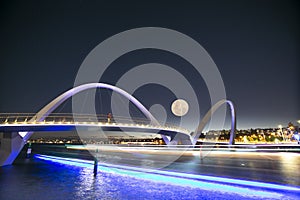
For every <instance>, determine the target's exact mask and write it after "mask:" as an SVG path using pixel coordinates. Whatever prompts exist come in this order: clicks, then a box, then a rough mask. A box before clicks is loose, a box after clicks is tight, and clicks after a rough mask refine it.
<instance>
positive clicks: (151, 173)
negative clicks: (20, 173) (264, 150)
mask: <svg viewBox="0 0 300 200" xmlns="http://www.w3.org/2000/svg"><path fill="white" fill-rule="evenodd" d="M35 157H36V158H38V159H42V160H47V161H51V162H56V163H61V164H66V165H73V166H78V167H87V168H93V164H94V162H93V161H88V160H80V159H74V158H62V157H54V156H46V155H35ZM98 169H99V170H100V171H102V172H106V173H115V174H118V175H126V176H132V177H134V178H138V179H145V180H151V181H155V182H163V183H168V184H173V185H179V186H189V187H196V188H201V189H204V190H210V191H212V190H214V191H222V192H230V193H237V194H240V195H247V196H258V197H272V198H278V199H280V198H282V195H283V194H284V193H285V192H287V191H292V192H300V188H298V187H292V186H285V185H279V184H271V183H263V182H255V181H246V180H239V179H231V178H221V177H214V176H205V175H195V174H186V173H178V172H169V171H162V170H153V169H143V168H137V167H129V166H120V165H112V164H102V163H101V164H100V165H99V166H98ZM246 187H250V188H246ZM251 187H254V188H251ZM264 188H265V189H268V190H272V191H263V190H262V189H264ZM275 190H277V191H275ZM278 192H279V193H278Z"/></svg>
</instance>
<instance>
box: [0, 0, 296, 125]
mask: <svg viewBox="0 0 300 200" xmlns="http://www.w3.org/2000/svg"><path fill="white" fill-rule="evenodd" d="M298 11H299V2H298V1H292V0H290V1H276V0H274V1H271V0H266V1H258V0H257V1H243V2H240V1H200V2H196V1H194V2H191V3H185V4H184V3H175V2H172V3H166V2H165V3H162V2H158V3H148V4H142V3H135V4H132V5H131V4H126V3H119V4H108V3H101V2H96V1H89V2H84V1H79V0H78V1H70V2H69V1H63V2H60V1H57V2H53V1H51V2H50V1H48V2H47V1H46V2H39V1H27V2H22V1H1V3H0V24H1V27H2V28H1V39H0V41H1V48H0V49H1V53H0V58H1V59H0V65H1V68H0V74H1V79H0V92H1V99H0V113H2V112H9V113H14V112H30V113H35V112H37V111H39V110H40V109H41V108H42V107H43V106H44V105H46V104H47V103H49V102H50V101H51V100H52V99H53V98H55V97H56V96H58V95H59V94H61V93H62V92H64V91H66V90H68V89H70V88H72V87H73V84H74V80H75V77H76V73H77V71H78V69H79V67H80V65H81V63H82V61H83V60H84V59H85V57H86V56H87V55H88V53H89V52H90V51H91V50H92V49H93V48H94V47H96V46H97V45H98V44H99V43H100V42H102V41H103V40H105V39H107V38H108V37H110V36H112V35H115V34H117V33H119V32H122V31H125V30H128V29H133V28H138V27H164V28H169V29H174V30H176V31H179V32H182V33H184V34H186V35H188V36H190V37H191V38H193V39H194V40H196V41H197V42H199V43H200V44H201V45H202V46H203V47H204V48H205V49H206V50H207V52H208V53H209V54H210V56H211V57H212V59H213V60H214V62H215V63H216V65H217V66H218V68H219V71H220V73H221V75H222V78H223V80H224V84H225V88H226V94H227V98H228V99H230V100H232V101H233V102H234V103H235V106H236V110H237V120H238V121H237V122H238V128H239V129H243V128H259V127H266V128H267V127H270V128H271V127H277V125H278V124H282V125H283V126H285V125H287V123H288V122H293V123H295V122H296V121H297V120H299V119H300V106H299V97H300V95H299V91H300V90H299V85H300V79H299V70H300V68H299V63H300V62H299V45H300V43H299V42H300V41H299V35H300V31H299V24H300V23H299V22H300V20H299V19H300V17H299V15H300V14H299V12H298ZM147 62H157V63H164V64H168V65H169V66H172V67H174V68H175V69H177V70H179V71H180V70H181V71H185V72H184V73H186V74H185V75H186V76H187V77H189V78H190V80H191V82H192V83H193V87H195V89H196V90H197V91H199V93H198V94H197V95H198V98H199V99H201V105H200V107H201V117H203V115H204V114H205V112H206V111H207V110H208V109H209V108H210V106H211V105H210V100H209V98H208V97H207V94H208V92H207V88H206V85H205V83H204V82H203V80H202V78H201V77H194V76H193V71H192V70H189V69H190V68H189V65H188V64H187V62H186V61H184V60H183V59H180V58H178V57H176V56H175V55H172V54H169V53H166V52H163V51H154V50H145V51H144V50H143V51H136V52H131V53H129V54H127V55H124V56H122V57H120V58H119V59H117V60H116V62H114V63H112V65H111V66H110V68H109V70H108V71H107V72H106V76H105V77H104V79H103V81H104V82H107V83H111V84H114V83H116V81H117V79H118V77H120V76H121V75H122V73H124V71H125V72H126V71H128V70H130V68H131V67H133V66H136V65H139V64H143V63H147ZM183 67H184V68H183ZM186 69H187V70H186ZM143 90H147V91H151V92H154V91H161V92H156V96H155V97H153V95H147V93H146V92H144V91H143ZM163 91H164V88H159V87H157V86H155V85H154V86H151V87H150V86H149V87H148V86H147V87H143V88H141V89H140V90H139V91H137V92H136V93H135V96H137V98H139V99H141V101H142V102H143V103H144V104H145V106H146V107H149V106H150V105H152V104H154V103H158V102H157V101H158V100H162V101H163V102H162V104H163V105H165V106H166V107H167V106H169V102H168V101H167V100H170V99H172V96H171V95H170V96H168V97H166V99H165V100H163V98H161V96H160V94H161V93H163ZM104 93H105V94H107V93H106V92H104ZM101 94H102V92H101ZM100 96H101V95H100ZM162 97H164V96H163V95H162ZM99 98H100V97H99ZM104 102H105V101H104ZM64 106H65V108H62V110H64V109H65V110H68V109H67V108H70V105H69V104H68V103H67V105H64ZM103 112H107V110H104V111H103ZM168 114H169V113H168ZM228 124H229V123H228V122H227V125H226V127H228Z"/></svg>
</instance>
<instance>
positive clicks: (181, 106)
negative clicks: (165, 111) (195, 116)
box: [171, 99, 189, 117]
mask: <svg viewBox="0 0 300 200" xmlns="http://www.w3.org/2000/svg"><path fill="white" fill-rule="evenodd" d="M171 110H172V113H173V114H174V115H176V116H179V117H181V116H184V115H185V114H186V113H187V112H188V111H189V104H188V103H187V102H186V101H185V100H183V99H177V100H175V101H174V102H173V103H172V106H171Z"/></svg>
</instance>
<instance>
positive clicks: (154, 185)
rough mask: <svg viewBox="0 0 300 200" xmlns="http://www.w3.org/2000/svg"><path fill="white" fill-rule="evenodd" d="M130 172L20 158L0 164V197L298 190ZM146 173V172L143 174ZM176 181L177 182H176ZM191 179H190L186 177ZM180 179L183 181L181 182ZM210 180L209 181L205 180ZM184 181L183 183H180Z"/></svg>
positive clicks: (251, 194)
mask: <svg viewBox="0 0 300 200" xmlns="http://www.w3.org/2000/svg"><path fill="white" fill-rule="evenodd" d="M155 176H156V175H149V178H143V177H139V176H132V175H131V174H130V173H127V174H126V173H118V171H107V170H106V171H105V170H104V171H101V169H99V173H98V175H97V176H96V177H94V176H93V168H92V167H84V166H74V165H71V164H66V163H56V162H52V161H45V160H41V159H38V158H36V157H33V158H31V159H25V158H19V159H18V160H17V161H16V162H15V163H14V165H12V166H6V167H2V168H0V199H42V200H48V199H114V200H118V199H231V200H234V199H242V200H243V199H297V198H298V194H299V193H293V192H292V193H289V194H287V193H285V192H283V191H281V192H274V191H261V192H259V191H255V190H254V189H253V190H251V189H247V188H238V187H236V188H235V187H233V188H231V189H230V188H229V190H223V189H222V188H226V187H227V186H226V185H218V184H217V185H215V187H212V188H209V187H206V186H205V185H204V187H201V186H199V184H198V185H197V183H192V184H191V185H185V184H184V181H183V180H181V179H178V180H177V179H176V180H175V179H174V180H172V181H175V182H172V181H171V182H168V181H164V179H165V180H169V179H170V178H169V177H167V176H166V177H165V178H164V177H158V178H157V177H156V179H155V178H154V179H152V178H153V177H155ZM144 177H146V176H144ZM157 179H158V180H157ZM176 181H177V182H176ZM188 181H190V180H188ZM181 183H182V184H181ZM207 184H210V183H207ZM182 185H183V186H182Z"/></svg>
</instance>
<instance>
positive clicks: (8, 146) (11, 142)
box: [0, 132, 25, 166]
mask: <svg viewBox="0 0 300 200" xmlns="http://www.w3.org/2000/svg"><path fill="white" fill-rule="evenodd" d="M24 145H25V142H24V141H23V139H22V137H21V136H20V135H19V133H18V132H11V133H10V132H2V133H0V166H5V165H11V164H12V163H13V162H14V160H15V159H16V158H17V156H18V155H19V153H20V151H21V150H22V148H23V147H24Z"/></svg>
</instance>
